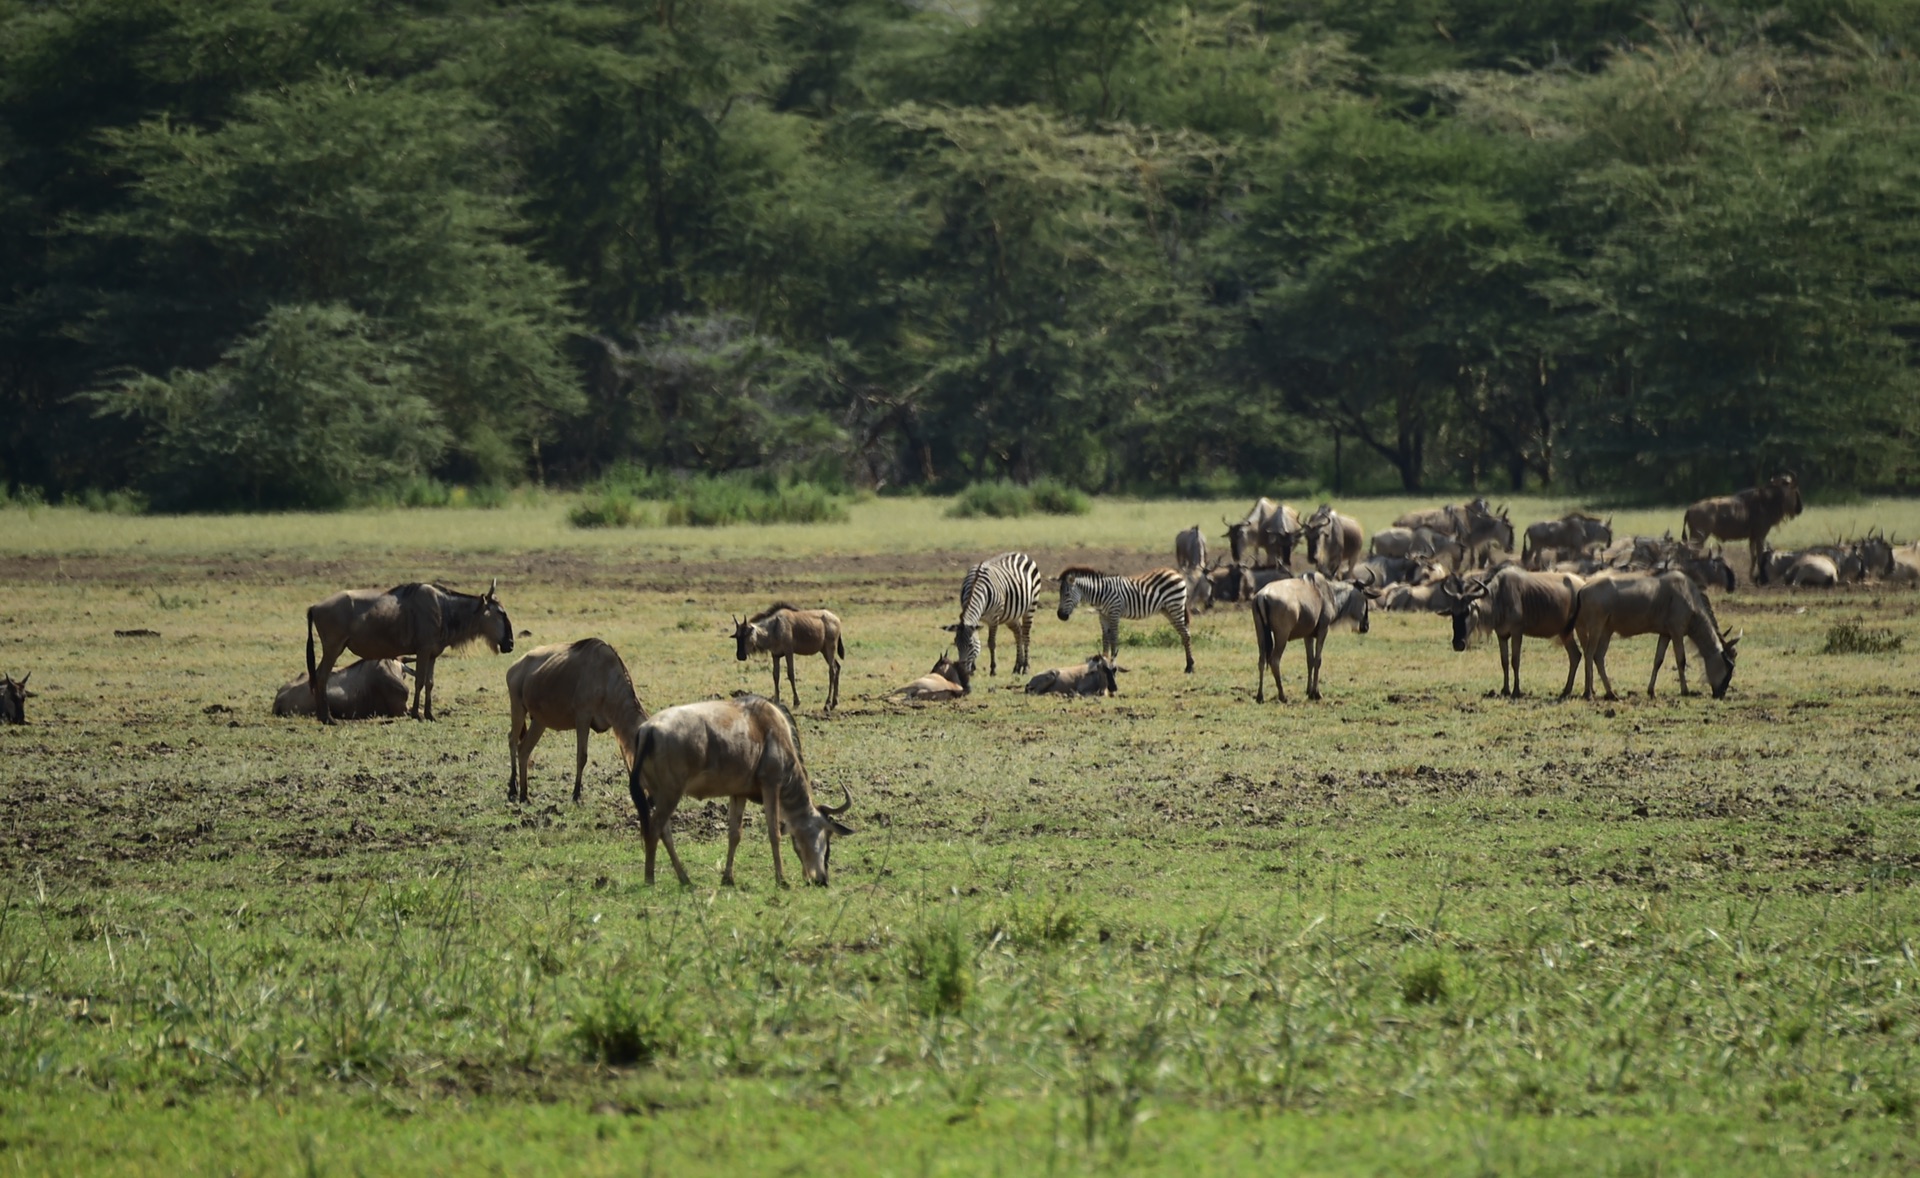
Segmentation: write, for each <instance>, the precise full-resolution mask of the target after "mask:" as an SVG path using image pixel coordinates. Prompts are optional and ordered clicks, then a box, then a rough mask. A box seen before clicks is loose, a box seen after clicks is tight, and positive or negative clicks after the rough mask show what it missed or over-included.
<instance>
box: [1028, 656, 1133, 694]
mask: <svg viewBox="0 0 1920 1178" xmlns="http://www.w3.org/2000/svg"><path fill="white" fill-rule="evenodd" d="M1126 669H1127V668H1125V667H1123V666H1121V665H1120V664H1118V663H1116V662H1114V661H1113V659H1112V658H1110V657H1109V656H1107V655H1105V654H1096V655H1090V656H1088V658H1087V661H1086V662H1085V663H1082V664H1080V665H1078V666H1073V667H1055V668H1053V669H1052V670H1051V671H1042V672H1040V673H1039V674H1038V675H1035V676H1034V677H1033V678H1031V679H1029V680H1027V694H1028V695H1119V694H1120V680H1119V678H1118V677H1117V676H1119V675H1120V674H1122V673H1123V672H1125V671H1126Z"/></svg>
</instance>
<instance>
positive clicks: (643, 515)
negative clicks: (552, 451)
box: [567, 488, 655, 528]
mask: <svg viewBox="0 0 1920 1178" xmlns="http://www.w3.org/2000/svg"><path fill="white" fill-rule="evenodd" d="M567 522H568V523H570V524H572V525H573V526H574V527H576V528H639V527H647V526H650V525H652V524H653V523H654V522H655V516H654V512H653V509H652V508H651V507H649V506H648V505H647V504H645V503H642V502H640V500H638V499H635V498H634V497H633V494H632V492H629V491H626V490H622V489H619V488H609V489H607V490H603V491H601V492H599V493H598V494H596V495H592V496H590V497H588V498H587V499H586V500H584V501H583V502H580V503H576V504H574V505H573V507H572V508H570V509H569V510H568V511H567Z"/></svg>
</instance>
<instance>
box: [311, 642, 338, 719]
mask: <svg viewBox="0 0 1920 1178" xmlns="http://www.w3.org/2000/svg"><path fill="white" fill-rule="evenodd" d="M346 648H347V644H346V643H344V642H342V643H340V644H339V645H338V646H335V645H334V644H333V643H332V642H328V643H327V644H326V645H325V646H324V647H322V648H321V651H320V655H321V658H320V662H319V665H318V666H317V667H316V668H315V669H314V672H313V674H312V675H311V676H309V677H308V680H309V681H308V684H307V685H308V686H309V687H311V688H312V689H313V714H314V716H315V717H316V718H317V719H319V721H320V722H321V723H322V724H331V723H333V710H332V709H331V708H329V707H328V706H327V679H328V677H329V676H331V675H332V674H333V664H334V662H335V661H337V660H338V659H339V658H340V655H341V654H342V653H343V652H344V651H345V650H346Z"/></svg>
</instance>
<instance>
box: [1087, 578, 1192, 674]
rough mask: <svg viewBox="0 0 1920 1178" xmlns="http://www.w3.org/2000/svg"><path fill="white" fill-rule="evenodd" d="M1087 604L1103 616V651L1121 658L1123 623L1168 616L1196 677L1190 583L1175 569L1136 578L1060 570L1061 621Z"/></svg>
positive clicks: (1189, 672)
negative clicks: (1190, 628) (1189, 610)
mask: <svg viewBox="0 0 1920 1178" xmlns="http://www.w3.org/2000/svg"><path fill="white" fill-rule="evenodd" d="M1082 601H1085V602H1086V603H1088V604H1089V605H1091V606H1092V607H1093V608H1094V611H1095V612H1097V613H1098V614H1099V615H1100V649H1101V651H1102V652H1103V653H1105V654H1109V655H1112V656H1113V657H1115V658H1118V657H1120V619H1121V618H1150V617H1152V616H1153V615H1155V614H1164V615H1166V618H1167V620H1168V621H1169V622H1172V623H1173V628H1174V629H1175V630H1177V631H1179V632H1180V644H1181V645H1182V646H1183V647H1185V648H1186V652H1187V674H1189V675H1191V674H1193V635H1192V634H1191V633H1190V632H1189V631H1188V629H1187V581H1186V578H1185V577H1182V576H1181V575H1180V574H1179V573H1177V572H1174V571H1173V570H1172V569H1154V570H1152V571H1151V572H1145V573H1135V574H1134V575H1132V576H1122V575H1119V574H1113V575H1109V574H1107V573H1103V572H1101V571H1100V570H1099V569H1090V568H1086V567H1084V566H1080V565H1075V566H1074V567H1072V568H1066V569H1062V570H1060V608H1059V610H1058V611H1057V613H1058V614H1059V617H1060V620H1061V621H1063V622H1064V621H1066V620H1067V619H1069V618H1071V617H1073V610H1074V607H1075V606H1077V605H1079V604H1080V603H1081V602H1082Z"/></svg>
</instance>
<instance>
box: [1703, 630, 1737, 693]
mask: <svg viewBox="0 0 1920 1178" xmlns="http://www.w3.org/2000/svg"><path fill="white" fill-rule="evenodd" d="M1739 644H1740V635H1738V634H1735V635H1734V636H1733V637H1731V638H1729V637H1727V632H1726V631H1725V630H1722V631H1720V657H1721V658H1723V659H1725V660H1726V664H1727V670H1726V674H1724V675H1722V676H1720V680H1719V682H1717V683H1715V682H1712V681H1711V680H1709V684H1708V685H1709V686H1710V687H1712V688H1713V698H1715V699H1725V698H1727V688H1728V687H1730V686H1732V684H1733V663H1734V659H1735V657H1736V656H1737V655H1738V654H1739V653H1740V652H1739V650H1738V649H1736V648H1737V647H1738V646H1739Z"/></svg>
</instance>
